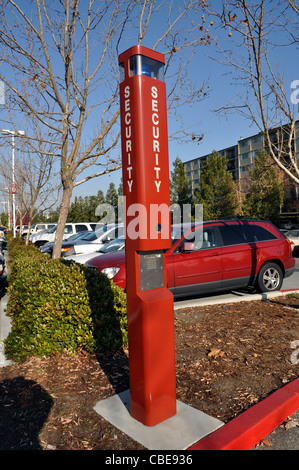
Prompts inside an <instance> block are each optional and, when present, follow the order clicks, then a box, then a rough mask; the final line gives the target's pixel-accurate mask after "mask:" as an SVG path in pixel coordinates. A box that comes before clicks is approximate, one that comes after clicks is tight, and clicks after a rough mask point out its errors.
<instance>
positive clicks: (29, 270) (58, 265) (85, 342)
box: [5, 239, 128, 360]
mask: <svg viewBox="0 0 299 470" xmlns="http://www.w3.org/2000/svg"><path fill="white" fill-rule="evenodd" d="M8 252H9V278H8V290H7V293H8V297H9V301H8V305H7V307H8V308H7V314H8V315H9V316H10V317H11V320H12V329H11V333H10V334H9V335H8V337H7V339H6V340H5V354H6V356H7V357H8V358H9V359H14V360H24V359H26V358H27V357H28V356H33V355H34V356H38V357H42V356H49V355H53V354H59V353H61V352H63V351H68V352H70V353H75V352H77V351H80V350H83V351H86V352H88V353H91V352H97V351H105V350H110V351H111V350H117V349H120V348H121V347H127V342H128V338H127V312H126V295H125V293H124V292H123V291H122V289H120V288H119V287H117V286H116V285H115V284H114V283H113V282H112V281H109V279H107V277H106V276H104V275H103V274H101V273H98V272H96V271H93V270H90V269H88V268H86V267H84V266H82V265H79V264H77V263H70V262H65V261H63V260H60V259H59V260H53V259H51V258H50V257H49V256H48V255H44V254H43V253H41V252H40V250H39V249H37V248H36V247H34V246H30V245H29V246H26V244H25V243H24V242H23V241H22V240H20V239H13V240H12V241H11V242H10V243H9V246H8Z"/></svg>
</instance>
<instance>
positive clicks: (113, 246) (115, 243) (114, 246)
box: [99, 238, 125, 253]
mask: <svg viewBox="0 0 299 470" xmlns="http://www.w3.org/2000/svg"><path fill="white" fill-rule="evenodd" d="M124 244H125V239H124V238H116V239H115V240H111V242H109V243H107V245H105V246H104V247H103V248H101V249H100V250H99V252H100V253H109V251H116V250H118V249H119V248H120V247H122V246H124Z"/></svg>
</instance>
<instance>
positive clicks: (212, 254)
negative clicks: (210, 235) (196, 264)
mask: <svg viewBox="0 0 299 470" xmlns="http://www.w3.org/2000/svg"><path fill="white" fill-rule="evenodd" d="M219 255H220V253H219V252H216V253H210V254H209V256H219Z"/></svg>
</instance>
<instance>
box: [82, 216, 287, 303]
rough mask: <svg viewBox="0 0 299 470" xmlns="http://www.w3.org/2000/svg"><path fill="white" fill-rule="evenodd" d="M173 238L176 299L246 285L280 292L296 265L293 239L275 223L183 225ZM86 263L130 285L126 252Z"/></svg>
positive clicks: (169, 256)
mask: <svg viewBox="0 0 299 470" xmlns="http://www.w3.org/2000/svg"><path fill="white" fill-rule="evenodd" d="M197 230H200V231H201V232H197ZM178 233H179V234H178ZM172 238H173V244H172V247H171V248H170V249H169V250H168V251H167V252H166V264H167V281H168V288H169V289H170V290H171V291H172V292H173V294H174V296H177V297H179V296H185V295H192V294H203V293H205V294H206V293H211V292H215V291H221V290H232V289H241V288H247V287H256V288H257V289H258V290H259V291H262V292H269V291H275V290H279V289H280V288H281V285H282V281H283V279H284V278H285V277H288V276H291V274H292V273H293V272H294V269H295V259H294V258H293V257H292V250H291V245H290V242H289V241H288V240H287V238H286V237H285V236H284V235H283V234H282V233H281V232H280V231H279V230H278V229H277V228H276V227H275V226H274V225H272V224H271V223H270V222H266V221H262V220H243V219H242V220H238V219H236V220H215V221H207V222H203V223H201V224H198V225H196V224H194V226H193V227H192V228H191V230H190V227H189V230H188V231H185V232H184V226H173V227H172ZM86 266H89V267H91V268H93V269H97V271H102V272H103V273H105V274H106V275H107V276H108V277H109V278H110V279H113V281H114V282H115V284H117V285H119V286H120V287H122V288H123V289H125V288H126V270H125V252H124V251H118V252H115V253H111V254H107V255H101V256H98V257H95V258H92V259H91V260H89V261H88V262H87V263H86Z"/></svg>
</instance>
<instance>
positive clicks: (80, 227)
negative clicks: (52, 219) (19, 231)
mask: <svg viewBox="0 0 299 470" xmlns="http://www.w3.org/2000/svg"><path fill="white" fill-rule="evenodd" d="M94 225H96V224H95V223H89V222H78V223H67V224H65V226H64V235H63V240H67V239H68V238H69V237H70V236H71V235H73V234H74V233H78V232H84V231H86V230H92V227H93V226H94ZM56 228H57V226H55V227H53V228H51V229H49V230H42V231H41V232H38V233H36V234H32V235H30V237H29V241H30V243H32V244H34V245H35V246H38V247H40V246H42V245H44V244H45V243H48V242H53V241H54V239H55V232H56Z"/></svg>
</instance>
